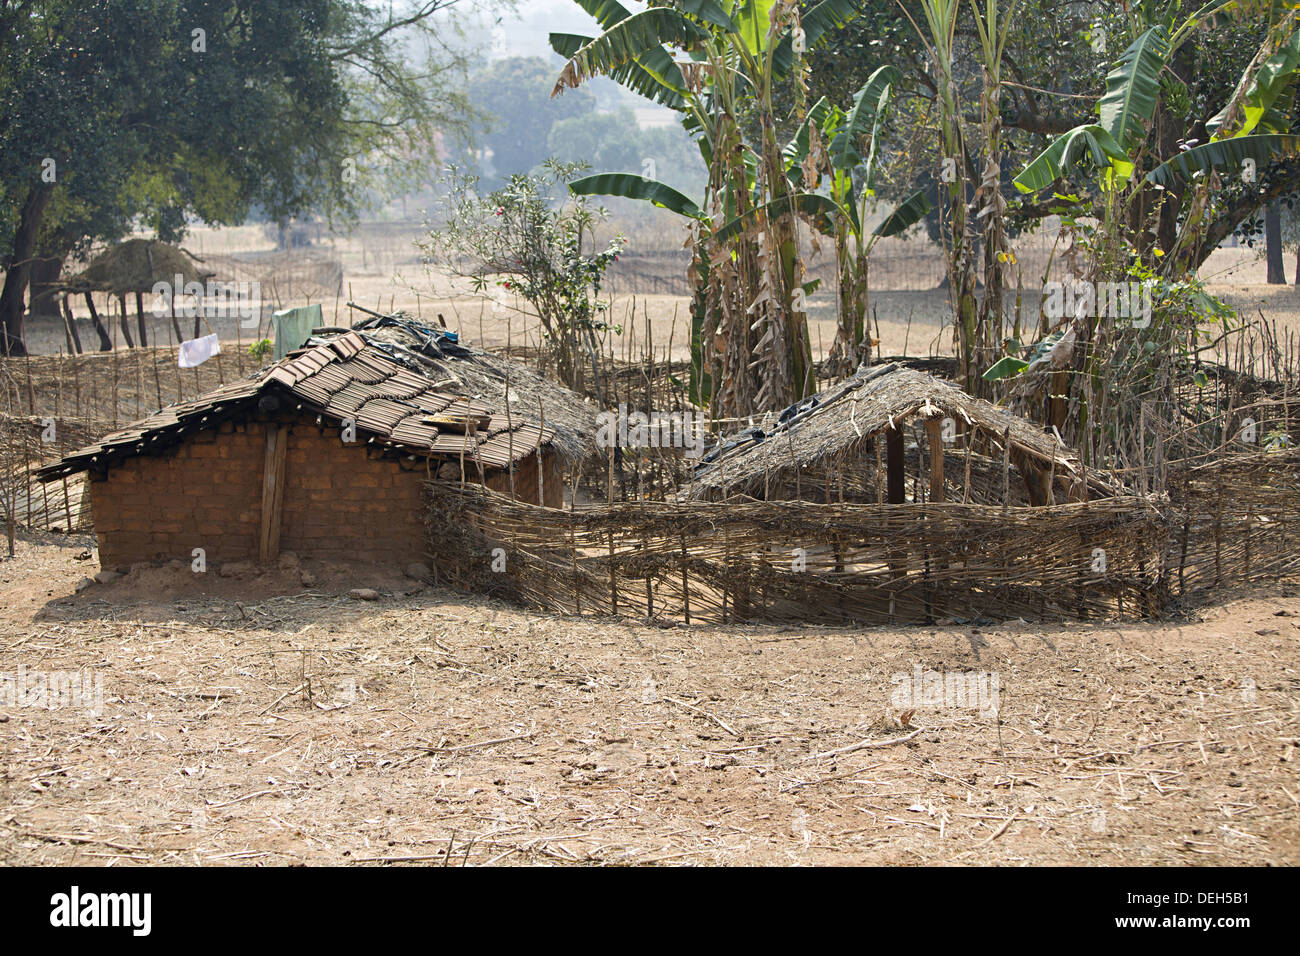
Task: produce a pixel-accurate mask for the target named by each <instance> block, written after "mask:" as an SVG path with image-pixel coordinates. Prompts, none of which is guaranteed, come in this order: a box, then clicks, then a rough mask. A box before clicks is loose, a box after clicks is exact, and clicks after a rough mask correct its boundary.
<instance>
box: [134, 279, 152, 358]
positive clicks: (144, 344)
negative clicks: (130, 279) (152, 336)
mask: <svg viewBox="0 0 1300 956" xmlns="http://www.w3.org/2000/svg"><path fill="white" fill-rule="evenodd" d="M135 321H136V325H137V326H138V327H139V331H140V348H142V349H147V348H148V347H149V333H148V332H147V331H146V325H145V321H144V293H143V292H137V293H136V294H135Z"/></svg>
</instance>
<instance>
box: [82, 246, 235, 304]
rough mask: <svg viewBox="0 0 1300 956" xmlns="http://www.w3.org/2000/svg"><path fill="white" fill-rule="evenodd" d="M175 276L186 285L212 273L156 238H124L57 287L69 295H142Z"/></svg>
mask: <svg viewBox="0 0 1300 956" xmlns="http://www.w3.org/2000/svg"><path fill="white" fill-rule="evenodd" d="M178 275H179V276H181V277H182V279H183V281H184V282H185V283H186V284H189V283H191V282H199V283H204V282H207V281H208V279H210V278H212V277H213V276H214V275H216V273H215V272H212V271H210V270H203V269H200V268H199V266H198V265H197V263H196V260H195V259H194V258H193V257H192V256H191V255H190V254H189V253H188V252H186V251H184V250H183V249H179V248H177V247H176V246H169V245H168V244H167V243H165V242H159V241H157V240H156V239H128V240H127V241H126V242H121V243H118V244H117V245H115V246H111V247H110V248H108V249H107V250H105V251H104V252H102V253H100V254H99V255H97V256H96V257H95V258H94V259H92V260H91V263H90V265H88V266H87V267H86V268H85V269H84V270H82V271H81V272H79V273H77V274H76V275H74V276H72V277H71V278H69V279H67V280H66V281H64V282H62V283H60V284H59V286H58V288H59V289H61V290H62V291H65V292H71V293H85V292H107V293H109V294H110V295H125V294H127V293H131V292H141V293H144V292H152V291H153V287H154V286H155V285H156V284H157V283H159V282H167V283H172V282H175V281H176V277H177V276H178Z"/></svg>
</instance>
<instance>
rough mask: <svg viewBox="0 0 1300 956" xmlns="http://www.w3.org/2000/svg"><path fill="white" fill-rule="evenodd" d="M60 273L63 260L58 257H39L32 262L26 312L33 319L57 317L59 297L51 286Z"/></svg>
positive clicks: (57, 279) (56, 280)
mask: <svg viewBox="0 0 1300 956" xmlns="http://www.w3.org/2000/svg"><path fill="white" fill-rule="evenodd" d="M62 271H63V260H62V259H61V258H59V257H58V256H47V255H41V256H38V257H37V258H35V259H34V260H32V267H31V273H30V278H29V282H30V285H31V289H32V295H31V305H30V307H29V309H28V311H29V313H30V314H31V315H32V316H33V317H36V316H41V317H42V318H55V319H57V318H58V317H59V314H60V312H59V297H58V295H57V294H56V293H55V291H54V289H53V286H54V284H55V283H56V282H58V281H59V273H61V272H62Z"/></svg>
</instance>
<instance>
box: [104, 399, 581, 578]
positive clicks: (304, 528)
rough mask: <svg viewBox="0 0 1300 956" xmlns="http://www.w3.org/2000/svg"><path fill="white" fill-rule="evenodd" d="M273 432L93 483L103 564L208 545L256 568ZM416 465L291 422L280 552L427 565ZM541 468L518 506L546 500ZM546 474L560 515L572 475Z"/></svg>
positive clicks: (211, 435)
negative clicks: (373, 454)
mask: <svg viewBox="0 0 1300 956" xmlns="http://www.w3.org/2000/svg"><path fill="white" fill-rule="evenodd" d="M267 427H268V426H267V425H265V424H263V423H260V422H247V423H239V424H233V425H232V424H230V423H227V424H225V425H222V426H221V428H220V429H218V430H209V431H205V432H200V433H198V434H196V435H194V436H192V437H189V438H187V439H186V440H185V441H184V442H183V443H181V444H180V445H179V446H177V447H176V448H175V449H174V451H173V452H172V453H171V454H168V455H166V456H164V457H140V458H133V459H130V460H128V461H126V462H124V463H122V464H120V465H117V466H115V467H113V468H112V469H110V471H109V473H108V476H107V477H106V478H100V479H96V480H92V481H91V483H90V499H91V508H92V511H93V513H94V523H95V533H96V536H97V537H98V538H99V553H100V563H101V564H102V565H103V566H104V567H106V568H113V567H118V566H123V565H130V564H133V563H135V562H137V561H166V560H170V559H172V558H179V559H181V560H183V561H185V562H187V563H188V562H189V561H191V560H192V552H193V550H194V549H195V548H203V549H204V551H205V554H206V559H207V561H208V563H209V565H211V564H212V563H214V562H215V563H220V562H223V561H238V560H249V559H254V560H255V559H256V558H257V557H258V545H259V542H260V539H261V522H262V470H263V467H264V464H265V458H266V430H267ZM270 427H275V426H274V425H272V426H270ZM407 464H408V463H407V462H405V461H403V462H400V463H399V462H395V461H391V460H387V461H386V460H382V459H368V458H367V457H366V451H365V446H364V444H362V443H358V444H355V445H345V444H344V443H343V442H342V441H341V440H340V439H339V434H338V430H337V429H331V428H326V429H324V430H322V429H320V428H318V427H317V426H316V424H315V422H314V420H303V421H299V422H296V423H294V424H293V425H291V426H290V436H289V444H288V450H287V452H286V457H285V487H284V503H283V509H284V510H283V518H282V523H281V529H280V550H281V551H293V552H296V553H297V554H298V555H299V556H300V557H304V558H325V559H330V560H351V561H375V562H389V563H395V564H405V563H409V562H411V561H416V560H422V559H423V557H424V554H425V551H426V547H425V541H424V535H425V529H424V508H423V503H422V496H423V493H424V490H423V481H424V479H425V475H426V472H425V465H424V462H423V461H418V462H411V463H409V465H410V467H409V468H408V467H406V466H407ZM537 467H538V466H537V461H536V459H535V458H532V459H528V460H527V461H525V462H524V463H522V464H521V465H520V466H519V467H518V468H516V470H515V492H516V495H517V496H518V497H519V498H520V499H521V500H528V501H536V499H537ZM543 467H545V469H546V472H545V493H546V500H547V504H549V505H552V506H555V507H558V506H559V505H560V503H561V502H562V500H563V499H562V494H563V478H562V476H561V475H560V474H559V470H558V467H557V465H556V462H555V456H554V454H548V455H546V456H545V460H544V465H543ZM473 474H474V475H477V469H475V470H474V472H473ZM467 477H468V475H467ZM487 483H488V485H489V486H490V487H493V488H495V489H497V490H500V491H503V492H504V491H508V490H509V478H508V476H507V475H506V474H504V473H497V474H489V475H488V478H487Z"/></svg>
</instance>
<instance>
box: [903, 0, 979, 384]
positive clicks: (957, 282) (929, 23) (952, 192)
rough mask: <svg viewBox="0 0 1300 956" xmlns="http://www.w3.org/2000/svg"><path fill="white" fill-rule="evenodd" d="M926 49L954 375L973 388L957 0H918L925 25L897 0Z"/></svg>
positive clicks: (974, 322)
mask: <svg viewBox="0 0 1300 956" xmlns="http://www.w3.org/2000/svg"><path fill="white" fill-rule="evenodd" d="M896 2H897V3H898V6H899V9H901V10H902V12H903V14H904V15H905V16H906V17H907V19H908V20H909V21H910V22H911V24H912V28H913V29H914V30H915V31H916V34H917V36H918V37H919V38H920V40H921V42H922V44H923V45H924V46H925V48H926V52H927V54H928V55H929V58H930V63H931V66H932V67H933V70H934V79H935V87H936V90H937V93H938V95H937V96H936V104H937V106H938V110H939V117H938V124H939V135H940V140H941V146H942V150H943V155H942V157H941V170H940V177H939V178H940V180H941V181H943V182H945V183H946V184H947V186H948V203H947V207H948V210H947V211H948V236H947V240H946V246H945V252H946V260H947V266H948V287H949V290H950V295H951V296H952V304H953V313H954V325H955V331H956V338H957V363H958V376H959V378H960V379H961V380H962V382H963V384H964V385H965V387H966V388H967V390H969V391H971V392H974V391H976V390H977V385H976V383H975V379H976V377H977V372H978V362H979V359H978V349H979V342H980V338H981V336H980V326H979V302H978V300H977V298H976V295H975V286H976V274H975V243H974V239H973V237H972V236H971V235H969V234H968V230H967V226H968V220H969V211H968V207H967V181H968V178H969V174H968V171H967V162H966V140H965V134H964V132H963V130H962V117H961V110H960V104H959V101H958V96H957V80H956V77H955V62H954V48H955V43H956V35H957V17H958V14H959V13H960V11H961V0H920V2H919V3H918V4H916V6H919V7H920V11H921V14H922V19H923V20H924V22H925V27H924V28H922V27H921V25H920V24H919V23H917V21H916V19H915V18H914V17H913V16H912V11H911V10H910V9H909V8H908V5H907V4H906V3H904V0H896Z"/></svg>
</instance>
